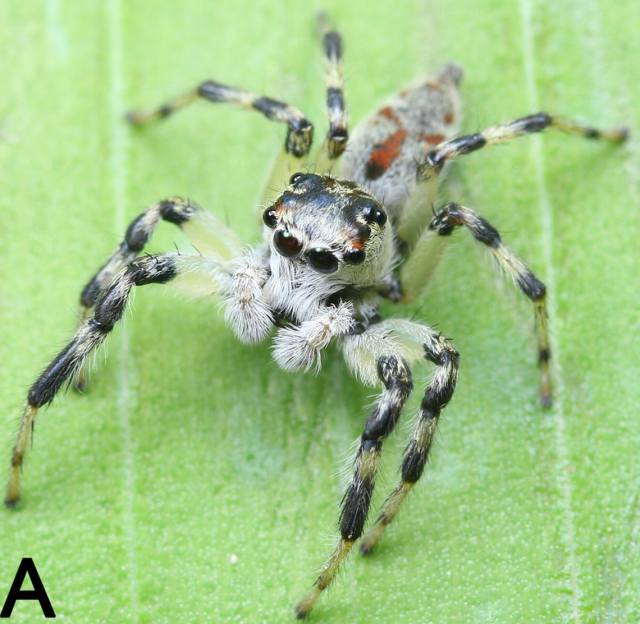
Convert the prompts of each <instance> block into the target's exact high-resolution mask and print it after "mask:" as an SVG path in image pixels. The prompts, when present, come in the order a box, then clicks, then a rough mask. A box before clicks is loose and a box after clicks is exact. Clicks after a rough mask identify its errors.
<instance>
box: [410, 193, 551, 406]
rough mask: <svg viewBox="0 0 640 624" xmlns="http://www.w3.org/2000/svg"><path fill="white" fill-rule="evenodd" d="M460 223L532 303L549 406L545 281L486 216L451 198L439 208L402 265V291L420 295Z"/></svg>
mask: <svg viewBox="0 0 640 624" xmlns="http://www.w3.org/2000/svg"><path fill="white" fill-rule="evenodd" d="M461 225H464V226H465V227H466V228H467V229H468V230H469V232H470V233H471V234H472V236H473V237H474V238H475V239H476V240H477V241H479V242H481V243H483V244H485V245H487V247H489V249H490V250H491V253H492V254H493V256H494V258H495V259H496V260H497V261H498V264H499V265H500V268H501V269H503V270H504V271H505V273H506V274H507V275H510V276H511V278H512V279H513V281H514V282H515V283H516V284H517V285H518V287H519V288H520V290H521V291H522V293H523V294H524V295H525V297H528V298H529V299H530V300H531V302H532V303H533V306H534V311H535V319H536V335H537V339H538V362H539V364H540V369H541V380H540V402H541V404H542V405H543V406H544V407H549V406H550V405H551V380H550V377H549V359H550V357H551V351H550V346H549V328H548V323H547V304H546V288H545V285H544V284H543V283H542V282H541V281H540V280H539V279H538V278H537V277H536V276H535V275H534V274H533V273H532V272H531V270H530V269H529V268H528V267H527V266H526V264H525V263H524V261H523V260H522V259H521V258H520V257H519V256H518V255H517V254H516V253H514V252H513V251H512V250H511V249H510V248H509V247H508V246H507V245H505V244H504V243H503V241H502V238H501V237H500V234H499V232H498V230H496V228H494V227H493V226H492V225H491V224H490V223H489V222H488V221H487V220H486V219H484V218H483V217H481V216H480V215H479V214H477V213H476V212H475V211H473V210H471V209H470V208H466V207H465V206H461V205H460V204H456V203H453V202H450V203H448V204H447V205H446V206H445V207H444V208H442V209H441V210H439V211H438V212H437V213H436V214H435V215H434V216H433V218H432V219H431V222H430V223H429V227H428V228H427V229H426V230H425V231H424V232H423V234H422V236H421V237H420V239H419V241H418V242H417V244H416V246H415V248H414V250H413V252H412V254H411V255H410V256H409V258H408V260H407V262H406V263H405V265H404V266H403V267H402V273H401V283H402V289H403V292H404V293H405V296H406V297H407V299H409V300H411V299H415V298H416V297H418V296H419V295H420V293H421V292H422V291H423V290H424V288H425V286H426V284H427V283H428V280H429V278H430V276H431V275H432V274H433V271H434V270H435V268H436V265H437V262H438V260H439V259H440V257H441V256H442V250H443V249H444V246H445V245H446V243H447V242H448V240H449V238H450V236H451V234H452V233H453V230H454V229H455V228H456V227H459V226H461ZM429 261H430V262H429Z"/></svg>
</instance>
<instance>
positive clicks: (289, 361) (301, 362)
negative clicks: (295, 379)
mask: <svg viewBox="0 0 640 624" xmlns="http://www.w3.org/2000/svg"><path fill="white" fill-rule="evenodd" d="M353 313H354V308H353V304H352V303H351V302H347V303H340V304H339V305H338V306H337V307H336V306H329V307H327V308H325V311H324V312H323V313H322V314H319V315H318V316H316V317H314V318H313V319H311V320H309V321H305V322H304V323H301V324H300V325H298V326H293V327H284V328H282V329H280V330H279V331H278V333H277V334H276V336H275V338H274V341H273V347H272V348H273V359H274V360H275V361H276V362H277V363H278V365H279V366H280V368H282V369H284V370H286V371H293V370H299V369H304V370H309V369H310V368H311V367H312V366H313V365H314V364H315V367H316V371H318V370H320V367H321V364H322V362H321V355H322V349H324V348H325V347H327V345H328V344H329V342H330V341H331V339H332V338H333V337H334V336H342V335H344V334H346V333H347V332H348V331H349V330H350V329H351V327H352V326H353V324H354V319H353Z"/></svg>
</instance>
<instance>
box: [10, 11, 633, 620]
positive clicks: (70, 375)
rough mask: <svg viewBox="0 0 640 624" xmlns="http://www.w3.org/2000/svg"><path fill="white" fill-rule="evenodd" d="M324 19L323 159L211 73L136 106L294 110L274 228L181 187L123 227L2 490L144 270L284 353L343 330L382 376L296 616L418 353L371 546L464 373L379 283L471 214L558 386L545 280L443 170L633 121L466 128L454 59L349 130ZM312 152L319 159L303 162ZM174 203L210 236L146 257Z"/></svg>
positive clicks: (139, 118)
mask: <svg viewBox="0 0 640 624" xmlns="http://www.w3.org/2000/svg"><path fill="white" fill-rule="evenodd" d="M319 28H320V31H321V36H322V40H323V43H324V55H325V62H326V85H327V110H328V117H329V126H330V127H329V131H328V133H327V135H326V138H325V140H324V143H323V145H322V147H321V148H320V150H319V151H318V153H317V154H316V155H315V157H313V158H311V159H309V157H308V156H309V151H310V148H311V143H312V138H313V126H312V124H311V122H310V121H308V120H307V119H306V118H305V117H304V115H302V113H300V111H298V110H297V109H295V108H293V107H292V106H289V105H287V104H285V103H283V102H280V101H277V100H273V99H271V98H267V97H261V96H258V95H255V94H253V93H249V92H247V91H244V90H242V89H238V88H234V87H228V86H225V85H221V84H218V83H216V82H213V81H207V82H204V83H202V84H201V85H199V86H198V87H197V88H196V89H194V90H193V91H190V92H189V93H187V94H186V95H184V96H183V97H181V98H178V99H176V100H174V101H172V102H170V103H168V104H166V105H165V106H162V107H161V108H158V109H156V110H153V111H150V112H142V113H131V114H129V115H128V119H129V121H130V122H131V123H133V124H143V123H146V122H148V121H151V120H154V119H160V118H163V117H166V116H168V115H169V114H171V113H173V112H174V111H176V110H177V109H179V108H182V107H183V106H184V105H186V104H188V103H190V102H192V101H194V100H196V99H198V98H204V99H206V100H209V101H212V102H226V103H228V104H232V105H234V106H237V107H241V108H246V109H252V110H255V111H259V112H261V113H262V114H263V115H265V116H266V117H267V118H269V119H272V120H275V121H279V122H283V123H286V124H287V127H288V132H287V138H286V141H285V145H284V149H283V151H282V152H281V154H280V155H279V157H278V158H277V159H276V161H275V164H274V168H273V170H272V173H271V178H270V181H269V183H268V185H267V186H268V187H274V188H282V180H285V179H289V184H288V185H287V186H286V188H284V190H283V191H282V193H281V194H280V195H279V197H278V198H277V199H276V200H275V201H273V202H271V203H269V205H268V207H267V208H266V210H264V213H263V215H262V220H263V223H264V227H263V238H264V242H262V243H258V244H257V245H256V246H255V247H252V248H245V249H243V247H242V245H241V243H240V241H239V240H238V239H237V237H236V236H235V234H234V233H233V232H232V231H231V230H230V229H229V228H227V227H225V226H224V225H223V224H222V223H220V222H219V221H218V220H217V219H216V218H215V217H213V216H212V215H210V214H209V213H208V212H205V211H204V210H203V209H201V208H200V207H199V206H197V205H195V204H193V203H191V202H190V201H185V200H182V199H173V198H172V199H167V200H166V201H162V202H160V203H157V204H155V205H153V206H151V207H150V208H149V209H147V210H146V211H145V212H143V213H142V214H141V215H140V216H138V217H137V218H136V219H135V220H134V221H133V222H132V223H131V225H130V226H129V228H128V229H127V232H126V234H125V238H124V241H123V242H122V243H121V245H120V246H119V247H118V249H117V250H116V251H115V252H114V253H113V254H112V255H111V257H110V258H109V259H108V260H107V261H106V263H105V264H104V265H103V266H102V267H101V268H100V270H99V271H98V272H97V273H96V275H95V276H94V277H93V278H92V279H91V280H90V281H89V283H88V284H87V285H86V287H85V288H84V290H83V291H82V295H81V308H80V318H81V323H80V326H79V328H78V330H77V332H76V334H75V336H74V337H73V338H72V339H71V341H70V342H69V344H68V345H67V346H66V347H65V348H64V349H63V350H62V351H61V352H60V353H59V354H58V356H57V357H56V358H55V359H54V360H53V361H52V362H51V364H50V365H49V366H48V367H47V368H46V370H45V371H44V372H43V373H42V374H41V375H40V377H39V378H38V379H37V381H36V382H35V383H34V384H33V386H32V387H31V389H30V391H29V394H28V398H27V401H26V404H25V407H24V411H23V414H22V420H21V422H20V427H19V431H18V435H17V440H16V444H15V447H14V450H13V458H12V470H11V477H10V481H9V487H8V492H7V498H6V503H7V505H9V506H15V505H16V504H17V502H18V500H19V496H20V487H19V478H20V469H21V466H22V461H23V457H24V454H25V451H26V447H27V444H28V442H29V439H30V436H31V432H32V430H33V427H34V424H35V419H36V414H37V412H38V410H39V409H40V407H42V406H43V405H45V404H47V403H49V402H51V401H52V400H53V398H54V397H55V396H56V394H57V393H58V391H59V390H60V388H61V387H62V386H63V385H64V384H65V382H68V381H72V382H73V383H74V385H76V386H77V387H82V386H84V384H85V371H84V367H85V362H86V360H87V356H88V355H89V354H90V353H91V352H92V351H93V350H94V349H95V348H97V347H98V346H99V345H100V344H101V343H102V342H103V341H104V340H105V338H106V337H107V335H108V334H109V332H110V331H111V330H112V329H113V326H114V325H115V323H116V322H117V321H119V320H120V318H121V317H122V314H123V312H124V310H125V307H126V305H127V300H128V298H129V295H130V293H131V290H132V288H133V287H134V286H145V285H147V284H169V285H171V286H175V287H177V288H179V289H183V290H186V291H189V292H192V293H197V294H201V295H206V296H209V295H216V296H219V297H221V298H222V300H223V302H224V306H225V319H226V321H227V323H228V324H229V325H230V326H231V328H232V329H233V331H234V332H235V333H236V335H237V336H238V338H239V339H240V340H241V341H243V342H247V343H256V342H261V341H263V340H265V339H266V338H268V337H270V336H272V335H273V356H274V359H275V360H276V362H277V363H278V364H279V365H280V367H281V368H283V369H284V370H291V371H293V370H300V369H303V370H308V369H310V368H313V367H315V368H317V369H318V368H320V366H321V356H322V352H323V350H324V349H325V347H327V345H328V344H329V343H330V342H331V340H332V339H334V338H335V339H337V341H338V342H339V345H340V348H341V349H342V352H343V354H344V358H345V360H346V362H347V365H348V366H349V368H350V369H351V371H352V372H353V374H354V375H355V376H356V377H357V378H358V379H359V380H360V381H361V382H362V383H364V384H367V385H370V386H375V385H382V387H383V389H382V393H381V394H380V396H379V398H378V400H377V402H376V405H375V407H374V409H373V411H372V413H371V415H370V416H369V418H368V419H367V421H366V423H365V425H364V431H363V433H362V436H361V438H360V442H359V447H358V450H357V454H356V456H355V460H354V465H353V476H352V479H351V483H350V484H349V486H348V488H347V490H346V492H345V495H344V498H343V500H342V507H341V513H340V520H339V532H340V538H339V540H338V541H337V544H336V546H335V548H334V550H333V553H332V554H331V556H330V557H329V559H328V561H327V562H326V564H325V565H324V568H323V569H322V572H321V573H320V575H319V577H318V578H317V580H316V582H315V585H314V587H313V589H312V590H311V591H310V592H309V593H308V594H307V595H306V596H305V597H304V598H303V599H302V600H301V601H300V602H299V603H298V604H297V606H296V607H295V613H296V615H297V616H298V617H304V616H305V615H306V614H307V613H308V612H309V611H310V609H311V608H312V607H313V605H314V604H315V602H316V600H317V599H318V597H319V596H320V594H321V593H322V591H323V590H324V589H325V588H326V587H327V586H328V585H329V583H330V582H331V580H332V579H333V577H334V575H335V574H336V572H337V570H338V569H339V567H340V566H341V564H342V561H343V560H344V558H345V557H346V556H347V554H348V553H349V551H350V550H351V549H352V547H353V545H354V544H355V542H356V541H357V540H359V539H360V538H361V537H362V533H363V528H364V524H365V521H366V519H367V516H368V512H369V506H370V502H371V496H372V493H373V489H374V484H375V480H376V475H377V471H378V465H379V463H380V454H381V449H382V445H383V442H384V440H385V439H386V438H387V437H388V436H389V435H390V434H391V432H392V431H393V430H394V428H395V426H396V424H397V422H398V420H399V418H400V414H401V412H402V408H403V406H404V404H405V402H406V401H407V399H408V397H409V395H410V393H411V391H412V388H413V381H412V375H411V369H410V365H411V364H412V363H413V362H416V361H419V360H425V359H426V360H428V361H430V362H432V363H434V364H435V367H436V368H435V373H434V375H433V377H432V379H431V381H430V382H429V384H428V386H427V388H426V390H425V393H424V398H423V399H422V402H421V404H420V408H419V412H418V416H417V419H416V421H415V426H414V429H413V431H412V433H411V436H410V438H409V441H408V443H407V446H406V448H405V451H404V456H403V459H402V468H401V478H400V481H399V483H398V484H397V485H396V487H395V488H394V489H393V491H392V492H391V494H390V495H389V496H388V498H387V499H386V501H385V502H384V504H383V506H382V510H381V511H380V514H379V516H378V518H377V520H376V521H375V523H374V524H373V526H372V527H371V528H370V529H369V531H368V532H367V533H366V534H365V535H364V537H362V539H361V542H360V550H361V552H362V553H363V554H368V553H369V552H370V551H371V549H372V548H373V546H374V545H375V544H376V542H377V541H378V539H379V538H380V536H381V535H382V533H383V531H384V529H385V527H386V526H387V525H388V524H389V523H390V522H391V521H392V520H393V518H394V517H395V515H396V513H397V512H398V509H399V508H400V506H401V504H402V502H403V501H404V499H405V498H406V496H407V494H408V493H409V491H410V490H411V489H412V488H413V486H414V485H415V483H416V482H417V481H418V480H419V479H420V476H421V475H422V472H423V469H424V467H425V465H426V463H427V460H428V457H429V451H430V448H431V444H432V441H433V438H434V434H435V431H436V427H437V424H438V419H439V416H440V413H441V411H442V410H443V409H444V408H445V407H446V406H447V404H448V403H449V401H450V400H451V397H452V395H453V392H454V390H455V386H456V379H457V374H458V365H459V359H460V358H459V354H458V351H457V350H456V348H455V347H454V345H453V344H452V343H451V341H450V340H448V339H447V338H445V337H444V336H443V335H441V334H440V333H439V332H437V331H434V330H433V329H432V328H430V327H426V326H424V325H422V324H420V323H417V322H414V321H409V320H399V319H387V320H383V319H382V318H381V317H380V315H379V313H378V311H377V308H378V305H379V303H380V301H381V300H382V299H387V300H390V301H405V302H406V301H412V300H415V299H416V298H418V297H420V295H421V294H422V292H423V291H424V289H425V287H426V286H427V284H428V282H429V279H430V278H431V275H432V274H433V272H434V271H435V269H436V267H437V265H438V262H439V260H440V258H441V257H442V255H443V251H444V248H445V246H446V245H447V243H448V241H449V240H450V238H451V234H452V233H453V231H454V229H456V228H457V227H458V226H465V227H466V228H467V229H468V230H469V232H470V233H471V234H472V236H473V237H474V238H475V239H476V240H478V241H480V242H481V243H483V244H484V245H486V246H487V247H488V248H489V249H490V250H491V252H492V254H493V256H494V257H495V258H496V260H497V262H498V264H499V265H500V267H501V268H502V269H503V270H504V271H505V272H506V273H507V274H508V275H510V276H511V277H512V278H513V280H514V281H515V282H516V283H517V285H518V286H519V288H520V290H521V291H522V293H523V294H524V295H525V296H526V297H528V298H529V299H530V300H531V302H532V304H533V307H534V310H535V320H536V329H537V341H538V361H539V364H540V369H541V383H540V399H541V402H542V404H543V405H544V406H549V405H550V403H551V386H550V379H549V358H550V351H549V339H548V330H547V313H546V304H545V286H544V284H543V283H542V282H541V281H540V280H539V279H538V278H537V277H536V276H535V275H534V274H533V273H532V272H531V271H530V270H529V269H528V268H527V267H526V265H525V264H524V262H523V261H522V260H521V259H520V258H519V257H518V256H517V255H516V254H515V253H514V252H513V251H512V250H511V249H510V248H509V247H508V246H507V245H505V244H504V242H503V241H502V239H501V237H500V235H499V233H498V231H497V230H496V229H495V228H494V227H493V226H492V225H491V224H490V223H488V222H487V221H486V220H485V219H483V218H482V217H481V216H479V215H478V214H477V213H476V212H474V211H473V210H471V209H470V208H467V207H465V206H461V205H459V204H456V203H448V204H446V205H445V206H443V207H440V208H437V209H434V208H433V207H434V206H435V205H436V202H437V196H438V180H439V177H440V175H441V173H442V171H443V169H445V168H446V166H447V164H448V163H449V161H451V160H453V159H454V158H456V157H457V156H462V155H464V154H468V153H470V152H473V151H475V150H479V149H482V148H485V147H490V146H492V145H497V144H499V143H502V142H504V141H508V140H510V139H513V138H515V137H518V136H522V135H526V134H529V133H533V132H540V131H542V130H544V129H545V128H557V129H559V130H563V131H564V132H568V133H572V134H579V135H582V136H585V137H589V138H598V139H606V140H609V141H618V142H619V141H622V140H624V138H625V136H626V132H625V131H624V130H615V131H610V132H601V131H599V130H595V129H592V128H588V127H584V126H581V125H579V124H576V123H573V122H570V121H567V120H565V119H561V118H559V117H555V116H551V115H549V114H547V113H544V112H541V113H537V114H534V115H529V116H527V117H523V118H521V119H516V120H515V121H509V122H507V123H503V124H500V125H497V126H493V127H490V128H487V129H486V130H484V131H482V132H479V133H476V134H471V135H462V136H459V135H458V132H459V130H460V120H461V115H460V97H459V93H458V84H459V82H460V79H461V77H462V71H461V69H460V68H459V67H458V66H457V65H455V64H447V65H445V66H444V67H443V68H442V69H441V70H440V72H439V73H438V74H437V75H436V76H435V77H434V78H430V79H427V80H422V81H419V82H417V83H415V84H413V85H412V86H410V87H408V88H406V89H404V90H403V91H401V92H400V93H399V94H398V95H396V96H395V97H393V98H391V99H390V100H389V101H388V102H387V103H386V104H385V105H384V106H383V107H382V108H381V109H379V110H378V111H377V112H375V113H374V114H373V115H372V116H370V117H369V118H368V119H367V120H365V121H364V122H362V123H361V124H360V125H359V126H358V127H357V128H356V129H355V130H354V132H353V134H352V136H351V137H349V136H348V114H347V109H346V106H345V101H344V92H343V85H344V82H343V76H342V42H341V38H340V35H339V34H338V33H337V32H336V31H335V30H333V29H332V28H331V27H330V26H329V24H328V22H327V20H326V18H324V17H321V18H320V19H319ZM307 163H311V169H310V170H313V171H314V173H300V171H304V170H305V166H306V164H307ZM332 172H339V174H340V175H339V176H334V175H332ZM161 220H164V221H169V222H170V223H173V224H175V225H177V226H179V227H180V228H181V229H182V230H183V231H184V232H185V233H186V235H187V237H188V238H189V240H190V242H191V243H193V245H194V247H195V248H196V249H197V250H198V252H199V253H197V254H194V255H185V254H181V253H165V254H157V255H150V256H143V257H141V258H138V255H139V254H140V253H141V252H142V250H143V248H144V246H145V245H146V243H147V242H148V241H149V239H150V237H151V235H152V234H153V232H154V230H155V228H156V226H157V225H158V223H159V222H160V221H161ZM274 326H275V327H276V328H277V329H276V330H275V333H274V330H273V328H274Z"/></svg>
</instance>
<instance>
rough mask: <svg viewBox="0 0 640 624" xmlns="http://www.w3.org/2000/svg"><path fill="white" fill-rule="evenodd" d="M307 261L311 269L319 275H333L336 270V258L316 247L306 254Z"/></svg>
mask: <svg viewBox="0 0 640 624" xmlns="http://www.w3.org/2000/svg"><path fill="white" fill-rule="evenodd" d="M307 260H308V261H309V264H310V265H311V268H312V269H315V270H316V271H319V272H320V273H333V272H334V271H337V270H338V258H336V257H335V256H334V255H333V254H332V253H331V252H330V251H327V250H326V249H322V248H321V247H316V248H315V249H312V250H311V251H310V252H309V253H308V254H307Z"/></svg>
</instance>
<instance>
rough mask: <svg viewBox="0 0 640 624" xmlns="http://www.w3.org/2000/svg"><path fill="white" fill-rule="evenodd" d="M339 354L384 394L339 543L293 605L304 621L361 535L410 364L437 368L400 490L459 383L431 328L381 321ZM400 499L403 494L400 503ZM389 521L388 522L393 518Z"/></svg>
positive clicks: (452, 360)
mask: <svg viewBox="0 0 640 624" xmlns="http://www.w3.org/2000/svg"><path fill="white" fill-rule="evenodd" d="M343 351H344V355H345V360H346V362H347V364H348V365H349V366H350V367H351V369H352V370H353V371H354V373H355V374H356V376H357V377H358V378H359V379H361V380H362V381H363V382H365V383H368V384H373V383H375V382H376V380H378V381H380V382H382V384H383V385H384V388H385V389H384V391H383V393H382V395H381V396H380V398H379V400H378V403H377V405H376V407H375V409H374V410H373V412H372V413H371V415H370V416H369V418H368V419H367V421H366V423H365V427H364V431H363V433H362V436H361V437H360V445H359V447H358V451H357V454H356V458H355V462H354V472H353V477H352V480H351V483H350V485H349V486H348V487H347V490H346V492H345V495H344V497H343V499H342V510H341V513H340V521H339V530H340V541H339V542H338V544H337V545H336V546H335V549H334V551H333V553H332V554H331V556H330V557H329V559H328V561H327V562H326V563H325V565H324V567H323V569H322V572H321V573H320V576H319V577H318V578H317V580H316V582H315V584H314V587H313V588H312V589H311V591H310V592H309V593H308V594H307V595H306V596H305V597H304V598H303V599H302V600H301V601H300V602H299V603H298V605H296V608H295V612H296V615H297V617H298V618H303V617H305V616H306V614H307V613H308V612H309V611H310V610H311V608H312V607H313V605H314V603H315V602H316V600H317V599H318V598H319V597H320V595H321V593H322V592H323V591H324V590H325V589H326V587H327V586H328V585H329V583H330V582H331V580H332V579H333V577H334V576H335V574H336V572H337V570H338V569H339V567H340V565H341V564H342V562H343V561H344V559H345V557H346V556H347V555H348V554H349V552H350V551H351V549H352V548H353V545H354V543H355V542H356V541H357V540H358V538H359V537H360V536H361V535H362V531H363V528H364V524H365V521H366V519H367V515H368V512H369V506H370V504H371V497H372V494H373V489H374V485H375V479H376V475H377V471H378V466H379V464H380V456H381V451H382V445H383V442H384V440H385V439H386V438H387V437H388V436H389V435H390V434H391V432H392V431H393V430H394V428H395V426H396V424H397V422H398V420H399V418H400V414H401V412H402V408H403V407H404V404H405V403H406V401H407V399H408V398H409V395H410V394H411V390H412V389H413V381H412V375H411V370H410V368H409V364H408V362H410V361H415V360H418V359H422V358H424V357H425V353H426V357H427V359H429V360H431V361H433V362H435V363H436V364H437V366H438V368H437V370H436V374H435V376H434V378H433V380H432V382H431V383H430V384H429V387H428V388H427V392H426V394H425V398H424V400H423V402H422V408H421V412H420V418H421V420H420V423H419V424H418V425H417V426H416V431H415V432H414V436H413V438H412V440H411V442H410V443H409V446H408V447H407V450H406V451H405V460H404V467H403V484H404V486H403V487H405V489H406V491H407V492H408V490H409V489H410V488H411V486H412V485H413V483H415V482H416V481H417V480H418V478H419V477H420V474H421V472H422V469H423V467H424V464H425V462H426V459H427V454H428V450H429V445H430V443H431V438H432V437H433V432H434V431H435V425H436V423H437V417H438V416H439V414H440V410H441V409H442V408H443V407H444V406H445V405H446V404H447V403H448V402H449V399H450V398H451V395H452V394H453V389H454V387H455V382H456V378H457V368H458V352H457V351H456V350H455V348H454V347H453V346H452V345H451V343H449V342H448V341H447V340H446V339H445V338H443V337H442V336H440V335H439V334H437V333H436V332H434V331H433V330H431V329H430V328H428V327H424V326H421V325H418V324H416V323H411V322H409V321H401V320H391V321H383V322H381V323H377V324H375V325H372V326H370V327H369V329H367V331H365V332H364V333H362V334H358V335H349V336H345V337H344V339H343ZM429 436H431V437H429ZM405 482H406V484H405ZM404 496H406V492H405V494H404V495H403V497H402V498H404ZM400 502H402V500H400V501H399V502H397V505H396V509H395V510H397V506H399V504H400ZM385 509H386V507H385ZM395 510H394V513H395ZM388 517H389V521H388V522H390V521H391V520H390V518H391V517H392V515H391V516H388ZM388 522H386V524H388ZM386 524H385V526H386Z"/></svg>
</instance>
